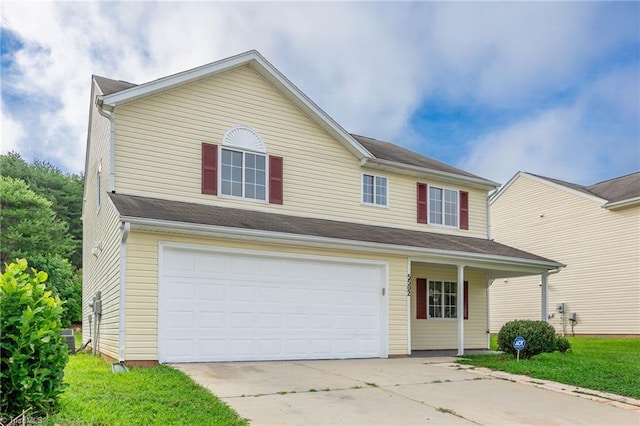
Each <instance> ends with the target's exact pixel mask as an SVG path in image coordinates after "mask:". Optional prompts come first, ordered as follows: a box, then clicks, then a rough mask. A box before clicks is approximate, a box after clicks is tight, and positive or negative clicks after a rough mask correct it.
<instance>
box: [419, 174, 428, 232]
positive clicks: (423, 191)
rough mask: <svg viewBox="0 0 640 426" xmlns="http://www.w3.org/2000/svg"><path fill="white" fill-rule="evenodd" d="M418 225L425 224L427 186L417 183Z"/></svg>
mask: <svg viewBox="0 0 640 426" xmlns="http://www.w3.org/2000/svg"><path fill="white" fill-rule="evenodd" d="M417 192H418V203H417V209H418V223H427V184H426V183H418V184H417Z"/></svg>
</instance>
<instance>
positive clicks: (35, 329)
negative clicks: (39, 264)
mask: <svg viewBox="0 0 640 426" xmlns="http://www.w3.org/2000/svg"><path fill="white" fill-rule="evenodd" d="M27 267H28V265H27V261H26V260H25V259H19V260H17V261H16V263H11V264H9V265H7V266H6V269H5V272H4V273H3V274H2V275H0V278H1V279H0V413H2V414H5V415H9V416H11V417H12V416H16V415H18V414H20V413H21V412H22V411H24V410H26V409H29V408H30V409H31V410H32V411H31V412H30V414H31V413H33V414H47V413H50V412H51V411H53V410H54V409H55V407H56V405H57V402H58V397H59V396H60V394H61V393H62V392H63V391H64V388H65V386H66V385H65V384H64V382H63V377H64V367H65V365H66V363H67V360H68V354H67V347H66V345H65V344H64V343H63V341H62V338H61V336H60V328H61V325H60V317H61V315H62V302H61V301H60V298H58V297H57V296H55V297H54V296H52V293H51V291H50V290H47V289H46V285H45V282H46V280H47V274H46V273H45V272H39V271H37V270H35V269H32V270H31V273H29V272H28V271H27Z"/></svg>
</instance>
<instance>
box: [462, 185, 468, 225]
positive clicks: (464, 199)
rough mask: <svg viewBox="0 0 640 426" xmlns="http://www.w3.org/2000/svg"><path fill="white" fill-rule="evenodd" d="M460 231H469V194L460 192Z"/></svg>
mask: <svg viewBox="0 0 640 426" xmlns="http://www.w3.org/2000/svg"><path fill="white" fill-rule="evenodd" d="M460 229H469V193H468V192H466V191H460Z"/></svg>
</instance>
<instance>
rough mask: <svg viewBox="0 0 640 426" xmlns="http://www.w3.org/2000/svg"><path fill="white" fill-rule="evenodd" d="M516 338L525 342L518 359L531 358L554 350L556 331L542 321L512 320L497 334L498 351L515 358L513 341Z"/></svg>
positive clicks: (515, 352)
mask: <svg viewBox="0 0 640 426" xmlns="http://www.w3.org/2000/svg"><path fill="white" fill-rule="evenodd" d="M518 336H522V337H524V339H525V340H526V345H525V347H524V349H522V350H521V351H520V358H531V357H532V356H534V355H538V354H540V353H543V352H553V351H555V350H556V331H555V329H554V328H553V326H551V325H550V324H547V323H546V322H544V321H531V320H514V321H509V322H508V323H506V324H505V325H503V326H502V328H501V329H500V332H498V350H501V351H503V352H506V353H509V354H512V355H513V356H516V354H517V351H516V350H515V349H514V348H513V341H514V339H515V338H516V337H518Z"/></svg>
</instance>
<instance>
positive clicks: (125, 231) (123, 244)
mask: <svg viewBox="0 0 640 426" xmlns="http://www.w3.org/2000/svg"><path fill="white" fill-rule="evenodd" d="M120 230H121V231H122V239H121V240H120V334H119V340H120V348H119V353H118V361H119V362H121V363H122V362H124V357H125V321H126V315H125V311H126V303H125V301H126V294H127V293H126V281H127V280H126V274H127V238H128V237H129V231H130V230H131V224H130V223H129V222H122V225H121V226H120Z"/></svg>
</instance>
